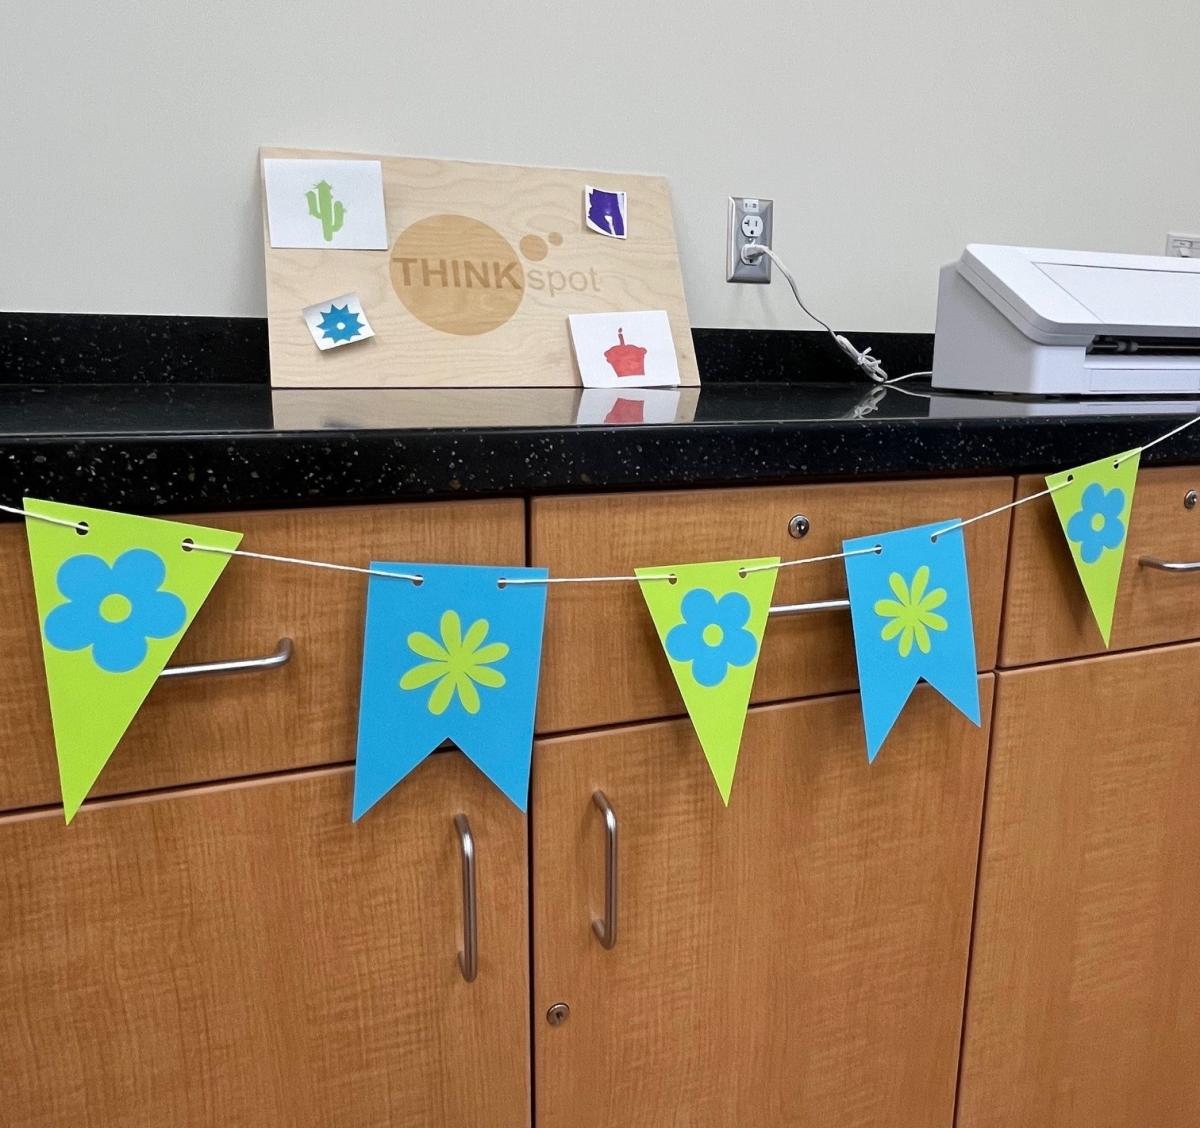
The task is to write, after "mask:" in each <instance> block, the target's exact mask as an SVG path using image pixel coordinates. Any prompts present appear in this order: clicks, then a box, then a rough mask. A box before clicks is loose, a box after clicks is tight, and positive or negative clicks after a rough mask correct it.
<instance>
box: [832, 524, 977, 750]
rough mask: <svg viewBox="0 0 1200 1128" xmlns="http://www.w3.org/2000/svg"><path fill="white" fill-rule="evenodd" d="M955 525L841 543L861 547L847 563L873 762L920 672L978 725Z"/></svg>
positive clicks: (967, 597)
mask: <svg viewBox="0 0 1200 1128" xmlns="http://www.w3.org/2000/svg"><path fill="white" fill-rule="evenodd" d="M956 523H957V522H956V520H955V519H954V518H950V519H948V520H946V521H939V522H937V523H936V524H933V525H918V526H917V527H915V528H912V529H898V530H896V531H895V532H892V533H883V534H881V535H879V536H873V537H855V538H854V539H853V540H847V541H843V542H842V551H843V552H847V553H850V552H854V553H860V555H855V556H847V557H846V561H845V563H846V585H847V587H848V588H849V592H850V617H851V619H852V621H853V624H854V650H855V654H856V657H857V659H858V680H859V685H860V692H861V695H862V711H863V726H864V727H865V729H866V734H867V759H868V760H869V761H874V759H875V755H876V753H877V752H878V751H879V747H880V745H882V744H883V742H884V740H885V739H887V735H888V733H889V732H891V729H892V725H894V724H895V723H896V718H897V717H899V716H900V712H901V710H902V709H903V708H904V705H905V702H907V701H908V698H909V696H910V694H911V693H912V691H913V689H914V688H915V687H916V684H917V682H918V681H920V680H921V679H922V678H924V679H925V681H927V682H928V683H929V684H930V685H931V686H933V688H934V689H936V690H937V691H938V692H939V693H940V694H941V695H942V696H943V697H945V698H946V700H947V701H949V702H950V704H952V705H954V706H955V707H956V708H958V709H959V710H961V711H962V712H963V713H964V714H966V716H967V717H969V718H970V719H971V720H972V721H973V722H974V723H975V724H979V681H978V678H977V676H976V672H975V633H974V630H973V628H972V625H971V593H970V589H969V587H968V583H967V554H966V549H965V547H964V544H963V534H962V529H952V530H951V531H950V532H944V533H943V532H940V530H942V529H946V528H949V527H950V526H953V525H955V524H956ZM935 534H936V535H935ZM874 548H878V549H879V551H877V552H873V551H867V552H864V551H863V550H864V549H865V550H870V549H874Z"/></svg>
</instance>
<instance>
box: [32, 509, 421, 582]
mask: <svg viewBox="0 0 1200 1128" xmlns="http://www.w3.org/2000/svg"><path fill="white" fill-rule="evenodd" d="M29 516H30V517H36V516H37V514H36V513H31V514H29ZM183 548H184V551H185V552H216V553H220V554H221V555H222V556H245V557H247V558H248V559H250V560H271V561H274V562H275V563H276V564H301V565H303V566H304V567H305V568H328V569H329V570H330V571H331V572H357V573H358V574H359V575H360V576H384V577H386V578H387V579H389V580H408V581H410V582H411V583H414V584H421V583H424V582H425V577H424V576H412V575H408V574H407V573H405V572H385V571H384V570H383V569H382V568H356V567H355V566H354V565H353V564H331V563H329V562H328V561H325V560H302V559H301V558H300V557H298V556H274V555H272V554H271V553H269V552H248V551H247V550H246V549H244V548H217V547H216V546H214V545H211V544H196V542H195V541H193V540H192V539H191V538H190V537H189V538H188V539H186V540H185V541H184V542H183Z"/></svg>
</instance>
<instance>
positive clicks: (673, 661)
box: [634, 556, 779, 806]
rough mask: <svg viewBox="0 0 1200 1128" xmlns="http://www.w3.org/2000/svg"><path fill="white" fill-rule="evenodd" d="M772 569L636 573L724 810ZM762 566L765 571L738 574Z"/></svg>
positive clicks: (701, 567) (697, 567) (734, 565)
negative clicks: (670, 578) (722, 801)
mask: <svg viewBox="0 0 1200 1128" xmlns="http://www.w3.org/2000/svg"><path fill="white" fill-rule="evenodd" d="M778 564H779V557H778V556H773V557H770V558H764V559H761V560H726V561H723V562H721V563H717V564H677V565H675V566H674V567H670V568H635V569H634V574H635V575H636V576H637V578H638V581H639V583H640V585H641V588H642V595H643V596H644V597H645V599H646V606H647V607H649V609H650V617H651V618H652V619H653V620H654V629H655V630H656V631H657V632H658V637H659V639H660V640H661V641H662V644H663V650H665V651H666V654H667V661H668V662H669V663H670V666H671V672H672V673H673V674H674V675H675V681H676V682H677V683H678V685H679V692H680V694H682V696H683V703H684V705H685V706H686V707H687V711H688V716H690V717H691V719H692V725H693V726H694V727H695V729H696V736H697V737H699V739H700V746H701V747H702V748H703V749H704V755H705V757H706V758H707V760H708V766H709V768H710V769H711V770H712V774H713V778H714V779H715V780H716V781H717V789H718V790H719V791H720V792H721V798H722V799H723V800H724V802H725V805H726V806H728V805H729V793H730V790H731V789H732V787H733V773H734V771H735V770H736V769H737V758H738V749H739V747H740V746H741V743H742V728H743V726H744V725H745V723H746V709H747V707H748V706H749V704H750V690H751V688H752V687H753V685H754V671H755V669H756V667H757V666H758V653H759V649H760V647H761V645H762V636H763V629H764V628H765V627H766V625H767V614H768V613H769V612H770V610H771V595H772V593H773V592H774V591H775V577H776V575H777V574H778V572H777V568H776V567H775V566H776V565H778ZM760 566H767V570H766V571H762V572H754V571H744V569H750V568H755V567H760ZM668 576H674V577H675V581H674V582H671V581H670V580H669V579H665V578H664V577H668Z"/></svg>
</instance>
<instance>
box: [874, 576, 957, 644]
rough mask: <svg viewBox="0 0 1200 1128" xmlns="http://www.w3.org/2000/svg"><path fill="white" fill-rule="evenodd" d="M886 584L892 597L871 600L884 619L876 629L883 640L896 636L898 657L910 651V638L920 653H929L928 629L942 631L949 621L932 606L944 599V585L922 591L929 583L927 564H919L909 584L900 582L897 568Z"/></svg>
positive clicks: (936, 605) (943, 601)
mask: <svg viewBox="0 0 1200 1128" xmlns="http://www.w3.org/2000/svg"><path fill="white" fill-rule="evenodd" d="M888 584H889V585H890V586H891V589H892V591H893V592H894V593H895V595H896V598H895V599H880V600H879V601H878V602H876V604H875V614H876V615H879V616H881V617H882V618H884V619H887V622H886V623H884V625H883V630H882V631H881V632H880V637H881V638H882V639H883V641H884V642H891V640H892V639H894V638H895V637H896V636H897V635H899V636H900V657H901V658H907V657H908V656H909V654H911V653H912V645H913V639H916V642H917V649H918V650H920V652H921V653H922V654H928V653H929V632H930V631H944V630H945V629H946V627H947V626H949V624H948V623H947V622H946V620H945V619H944V618H942V616H941V615H939V614H937V612H936V610H935V608H938V607H941V605H942V604H943V603H945V602H946V589H945V588H934V589H933V591H931V592H928V593H927V592H926V591H925V588H926V587H927V586H928V584H929V566H928V565H926V564H922V565H921V567H919V568H918V569H917V572H916V575H914V576H913V578H912V586H911V587H909V585H908V584H906V583H905V582H904V577H903V576H902V575H900V573H899V572H893V573H892V574H891V575H890V576H889V577H888Z"/></svg>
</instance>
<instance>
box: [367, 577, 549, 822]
mask: <svg viewBox="0 0 1200 1128" xmlns="http://www.w3.org/2000/svg"><path fill="white" fill-rule="evenodd" d="M371 567H372V568H374V569H378V570H380V571H386V572H399V573H405V574H409V575H413V574H416V575H420V576H421V577H422V582H421V583H420V584H415V583H412V582H411V581H408V580H403V579H392V578H390V577H387V576H372V577H371V579H370V582H369V584H368V587H367V622H366V632H365V638H364V640H363V670H362V693H361V697H360V702H359V715H358V757H357V762H356V764H355V769H354V821H355V822H357V821H358V820H359V819H360V818H362V816H363V815H364V814H366V812H367V811H369V810H370V809H371V808H372V807H373V806H374V805H375V804H376V803H378V802H379V800H380V799H382V798H383V796H384V795H386V794H387V793H388V792H389V791H390V790H391V789H392V788H393V787H395V786H396V784H397V783H399V782H400V781H401V780H402V779H403V778H404V777H405V776H406V775H408V773H409V772H411V771H412V770H413V768H415V767H416V766H417V765H418V764H419V763H420V762H421V761H422V760H424V759H425V757H426V756H428V755H429V753H430V752H432V751H433V750H434V749H435V748H437V747H438V745H439V744H441V743H442V742H443V741H445V740H450V741H453V743H454V744H455V745H457V746H458V748H459V749H460V750H461V751H462V752H463V753H464V755H466V756H467V758H468V759H470V760H471V761H472V762H473V763H474V764H475V765H476V766H477V767H478V768H479V769H480V770H481V771H482V772H483V773H484V775H486V776H487V777H488V779H490V780H491V781H492V782H493V783H494V784H495V785H496V786H497V787H498V788H500V790H501V791H503V792H504V794H505V795H507V796H508V797H509V799H511V800H512V801H513V802H514V803H515V804H516V805H517V807H519V808H520V809H521V810H522V811H524V810H525V807H526V804H527V802H528V798H529V760H530V755H531V752H532V748H533V715H534V709H535V707H536V705H537V686H538V673H539V670H540V667H541V661H542V624H543V622H544V620H545V616H546V585H545V584H544V583H533V584H523V583H503V586H502V581H512V580H529V579H535V580H545V579H546V577H547V575H548V572H547V571H546V569H545V568H481V567H474V566H468V565H459V564H399V563H393V562H376V563H373V564H372V565H371Z"/></svg>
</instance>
